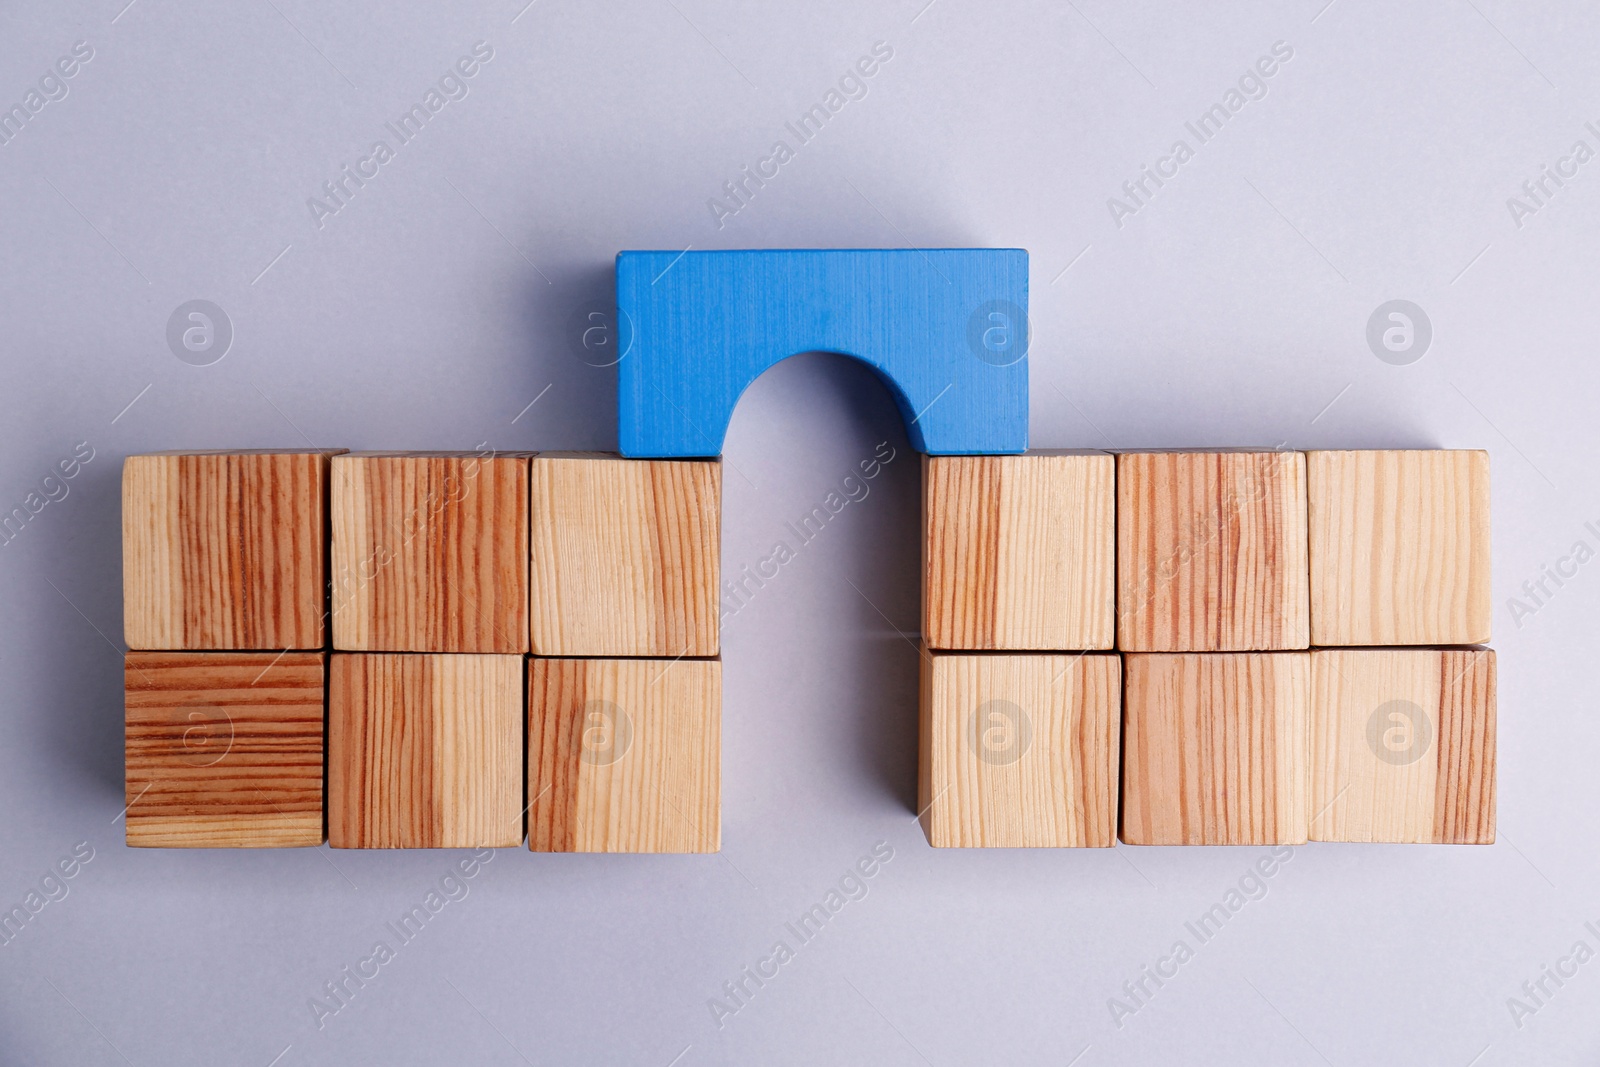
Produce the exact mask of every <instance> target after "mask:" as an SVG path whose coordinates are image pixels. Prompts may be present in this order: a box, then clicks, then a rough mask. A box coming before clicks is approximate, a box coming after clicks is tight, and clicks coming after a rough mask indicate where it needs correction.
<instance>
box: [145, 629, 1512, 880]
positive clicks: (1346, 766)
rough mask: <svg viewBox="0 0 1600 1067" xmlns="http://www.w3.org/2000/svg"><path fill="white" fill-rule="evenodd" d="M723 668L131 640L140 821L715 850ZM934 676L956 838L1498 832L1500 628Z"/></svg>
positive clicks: (959, 668)
mask: <svg viewBox="0 0 1600 1067" xmlns="http://www.w3.org/2000/svg"><path fill="white" fill-rule="evenodd" d="M721 672H722V664H721V662H720V661H719V660H715V659H687V658H680V659H676V660H659V659H557V658H543V657H534V658H531V659H529V658H526V657H523V656H516V655H510V656H504V655H447V654H416V653H333V654H331V656H330V654H329V653H325V652H285V653H282V654H274V653H270V652H268V653H258V652H130V653H128V655H127V660H126V669H125V680H126V697H127V735H126V755H127V802H128V807H127V814H126V819H127V839H128V843H129V844H130V845H144V846H155V847H175V848H194V847H284V846H294V845H318V844H320V843H322V842H323V841H324V840H327V841H328V842H329V843H330V844H331V845H333V846H334V847H335V848H468V847H484V846H490V847H494V846H515V845H518V844H520V843H521V842H522V841H523V840H524V837H526V840H527V842H528V847H529V848H531V849H533V850H535V851H542V852H714V851H716V850H717V849H718V848H719V847H720V757H721V719H722V673H721ZM921 689H922V700H921V724H920V736H921V743H920V753H919V756H920V759H919V774H918V777H919V797H918V803H917V806H918V810H919V815H920V819H921V821H922V825H923V829H924V830H925V832H926V833H927V835H928V840H929V841H930V842H931V843H932V844H933V845H935V846H966V847H1063V846H1101V847H1103V846H1108V845H1111V844H1113V843H1115V841H1116V840H1117V838H1118V837H1119V836H1120V837H1121V839H1122V840H1123V841H1125V842H1127V843H1129V844H1148V845H1167V844H1170V845H1203V844H1233V845H1246V844H1298V843H1301V842H1305V841H1308V840H1311V841H1393V842H1435V843H1464V844H1465V843H1489V842H1492V841H1493V840H1494V811H1495V773H1494V767H1495V759H1494V757H1495V661H1494V653H1493V652H1492V651H1489V650H1485V649H1329V650H1317V651H1310V652H1216V653H1177V654H1166V653H1140V654H1133V653H1130V654H1126V655H1123V656H1118V655H1116V654H1114V653H1084V654H1046V653H940V652H930V651H925V652H924V653H923V656H922V684H921ZM324 800H326V802H324ZM1119 812H1120V815H1119ZM1119 821H1120V825H1119Z"/></svg>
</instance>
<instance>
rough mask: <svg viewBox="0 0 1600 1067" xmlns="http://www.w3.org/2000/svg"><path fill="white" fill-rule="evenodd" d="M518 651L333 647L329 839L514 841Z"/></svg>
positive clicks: (518, 796) (417, 844)
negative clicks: (513, 653)
mask: <svg viewBox="0 0 1600 1067" xmlns="http://www.w3.org/2000/svg"><path fill="white" fill-rule="evenodd" d="M521 760H522V657H521V656H491V655H421V654H416V653H372V652H367V653H349V654H346V653H335V654H334V656H333V661H332V664H331V671H330V676H329V689H328V843H329V844H330V845H332V846H333V847H334V848H492V847H505V846H513V845H518V844H521V843H522V768H521V766H520V763H521Z"/></svg>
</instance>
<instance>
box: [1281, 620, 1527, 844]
mask: <svg viewBox="0 0 1600 1067" xmlns="http://www.w3.org/2000/svg"><path fill="white" fill-rule="evenodd" d="M1311 662H1312V668H1311V811H1312V816H1311V840H1313V841H1393V842H1406V843H1419V842H1420V843H1424V844H1427V843H1432V844H1456V845H1488V844H1493V843H1494V820H1495V660H1494V653H1493V652H1492V651H1489V650H1488V649H1425V648H1404V649H1398V648H1397V649H1348V650H1346V649H1332V650H1319V651H1316V652H1313V653H1312V654H1311Z"/></svg>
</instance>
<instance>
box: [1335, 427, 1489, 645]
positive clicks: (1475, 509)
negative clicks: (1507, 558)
mask: <svg viewBox="0 0 1600 1067" xmlns="http://www.w3.org/2000/svg"><path fill="white" fill-rule="evenodd" d="M1306 462H1307V482H1306V487H1307V502H1308V506H1307V514H1308V518H1309V520H1310V527H1311V639H1312V641H1313V643H1315V644H1318V645H1469V644H1482V643H1484V642H1486V641H1488V640H1489V614H1490V601H1489V454H1488V453H1487V452H1480V451H1445V450H1433V451H1378V452H1310V453H1307V456H1306Z"/></svg>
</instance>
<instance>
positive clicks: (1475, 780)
mask: <svg viewBox="0 0 1600 1067" xmlns="http://www.w3.org/2000/svg"><path fill="white" fill-rule="evenodd" d="M922 663H923V667H922V715H921V753H920V755H921V766H920V772H919V781H920V786H919V797H918V809H919V812H920V817H921V821H922V826H923V829H924V831H925V832H926V833H927V835H928V840H929V841H930V842H931V843H932V844H934V845H935V846H953V847H1051V846H1055V847H1061V846H1106V845H1110V844H1112V843H1113V842H1114V840H1115V839H1116V838H1117V837H1118V836H1120V837H1121V839H1122V840H1123V841H1124V842H1126V843H1128V844H1133V845H1257V844H1300V843H1303V842H1306V841H1368V842H1407V843H1437V844H1489V843H1492V842H1493V841H1494V825H1495V823H1494V814H1495V660H1494V652H1493V651H1490V650H1488V649H1475V648H1471V649H1423V648H1386V649H1327V650H1317V651H1310V652H1206V653H1174V654H1168V653H1139V654H1134V653H1129V654H1125V655H1123V656H1117V655H1115V654H1106V653H1099V654H1096V653H1083V654H1054V655H1041V654H1017V653H1005V654H972V653H939V652H925V653H924V654H923V660H922ZM1119 769H1120V772H1121V773H1120V776H1119V773H1118V771H1119ZM1119 777H1120V782H1119ZM1119 792H1120V800H1121V803H1120V826H1119V804H1118V796H1119Z"/></svg>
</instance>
